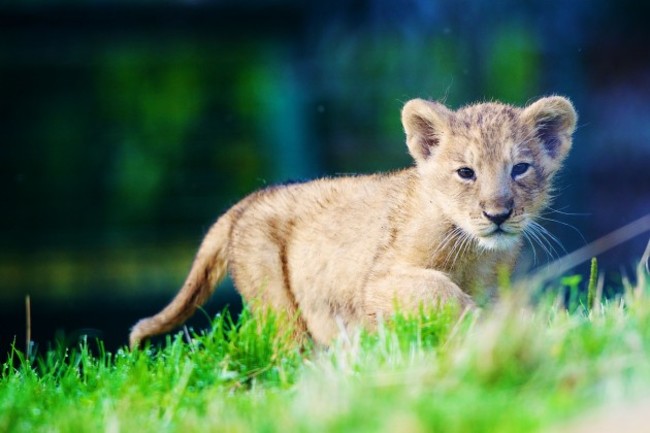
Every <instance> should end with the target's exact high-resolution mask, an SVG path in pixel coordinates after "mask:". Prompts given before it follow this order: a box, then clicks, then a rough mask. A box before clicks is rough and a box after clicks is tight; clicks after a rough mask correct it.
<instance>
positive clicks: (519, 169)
mask: <svg viewBox="0 0 650 433" xmlns="http://www.w3.org/2000/svg"><path fill="white" fill-rule="evenodd" d="M529 168H530V164H528V163H527V162H520V163H519V164H515V165H514V166H513V167H512V173H511V175H512V177H513V178H515V177H517V176H521V175H522V174H524V173H526V172H527V171H528V169H529Z"/></svg>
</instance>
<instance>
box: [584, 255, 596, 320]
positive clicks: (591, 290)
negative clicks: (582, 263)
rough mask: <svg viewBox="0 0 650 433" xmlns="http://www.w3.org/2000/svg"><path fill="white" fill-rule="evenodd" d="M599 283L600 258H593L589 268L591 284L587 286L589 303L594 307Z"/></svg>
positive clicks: (590, 306)
mask: <svg viewBox="0 0 650 433" xmlns="http://www.w3.org/2000/svg"><path fill="white" fill-rule="evenodd" d="M597 283H598V260H597V259H596V258H595V257H593V258H592V259H591V268H590V270H589V286H588V287H587V305H588V306H589V308H593V307H594V304H595V302H596V285H597Z"/></svg>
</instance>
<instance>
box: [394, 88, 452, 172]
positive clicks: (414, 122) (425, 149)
mask: <svg viewBox="0 0 650 433" xmlns="http://www.w3.org/2000/svg"><path fill="white" fill-rule="evenodd" d="M451 115H452V112H451V111H450V110H449V109H448V108H447V107H445V106H444V105H442V104H440V103H438V102H433V101H425V100H424V99H412V100H410V101H408V102H407V103H406V104H405V105H404V108H403V109H402V125H403V126H404V132H406V144H407V145H408V148H409V153H410V154H411V156H412V157H413V158H414V159H415V161H416V162H420V161H424V160H426V159H427V158H429V156H431V154H432V153H433V152H434V151H435V148H436V147H437V146H438V145H439V144H440V137H441V135H442V134H444V133H445V131H447V129H448V127H447V125H448V119H449V117H450V116H451Z"/></svg>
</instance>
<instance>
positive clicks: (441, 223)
mask: <svg viewBox="0 0 650 433" xmlns="http://www.w3.org/2000/svg"><path fill="white" fill-rule="evenodd" d="M402 124H403V126H404V130H405V131H406V143H407V145H408V150H409V153H410V154H411V155H412V156H413V158H414V159H415V166H414V167H411V168H407V169H404V170H401V171H397V172H394V173H387V174H375V175H369V176H352V177H338V178H331V179H330V178H328V179H319V180H315V181H311V182H306V183H302V184H292V185H287V186H276V187H270V188H267V189H264V190H261V191H258V192H255V193H253V194H251V195H249V196H248V197H246V198H244V199H243V200H242V201H241V202H239V203H238V204H236V205H235V206H233V207H232V208H231V209H230V210H228V211H227V212H226V213H225V214H224V215H223V216H221V217H220V218H219V219H218V220H217V222H216V223H215V224H214V225H213V226H212V228H211V229H210V230H209V232H208V233H207V235H206V237H205V239H204V240H203V243H202V244H201V247H200V248H199V251H198V253H197V255H196V258H195V260H194V263H193V265H192V268H191V271H190V273H189V276H188V277H187V280H186V281H185V284H184V285H183V287H182V289H181V290H180V292H179V293H178V294H177V295H176V297H175V298H174V300H173V301H172V302H171V303H170V304H169V305H168V306H167V307H166V308H164V309H163V310H162V311H161V312H160V313H158V314H156V315H155V316H153V317H150V318H147V319H143V320H140V321H139V322H138V323H137V324H136V325H135V327H134V328H133V330H132V332H131V335H130V343H131V346H137V345H138V343H139V342H140V341H142V340H143V339H145V338H147V337H150V336H153V335H156V334H160V333H164V332H168V331H170V330H172V329H174V328H175V327H176V326H178V325H180V324H181V323H183V322H184V321H185V320H186V319H188V318H189V317H190V316H191V315H192V314H193V312H194V311H195V310H196V308H197V307H199V306H200V305H202V304H203V303H204V302H205V301H206V299H207V298H208V296H209V295H210V294H211V293H212V291H213V290H214V287H215V285H216V284H217V283H218V282H219V281H220V280H221V279H222V278H223V277H224V276H225V273H226V270H228V271H230V274H231V276H232V278H233V280H234V282H235V285H236V287H237V289H238V290H239V292H240V293H241V294H242V296H243V297H244V298H245V299H247V300H249V301H252V300H255V305H264V306H269V307H271V308H273V309H277V310H280V311H286V312H288V313H289V315H290V316H291V317H296V322H297V323H296V325H297V326H298V328H299V329H300V330H301V331H304V332H303V334H308V335H310V336H311V337H312V338H313V339H314V340H315V341H316V342H318V343H322V344H327V343H329V342H330V341H331V340H332V339H333V338H334V337H335V336H336V335H337V334H338V333H339V332H340V329H341V326H343V327H346V328H354V327H357V326H367V327H372V326H373V325H374V324H375V323H376V320H377V318H378V317H380V316H384V317H387V316H390V315H391V313H393V310H394V307H395V305H399V306H400V308H405V309H413V308H417V307H418V306H419V305H420V304H435V303H439V302H456V303H458V304H459V305H460V307H461V308H465V307H467V306H470V305H472V304H473V301H472V297H473V296H476V295H481V294H480V293H478V291H479V290H480V289H482V288H487V287H490V286H491V285H493V284H494V279H495V270H496V269H497V268H498V267H499V266H507V267H512V266H513V264H514V261H515V257H516V255H517V252H518V250H519V248H520V245H521V243H522V234H523V233H524V232H525V231H526V229H527V227H529V224H530V223H531V221H533V220H534V219H535V218H536V217H537V216H538V215H539V213H540V211H541V210H542V208H543V207H544V206H545V204H546V203H547V201H548V198H549V191H550V188H551V180H552V178H553V176H554V174H555V173H556V171H557V170H558V169H559V168H560V165H561V163H562V161H563V160H564V158H565V157H566V155H567V153H568V152H569V149H570V148H571V141H572V139H571V137H572V133H573V131H574V129H575V126H576V113H575V111H574V109H573V106H572V105H571V102H569V101H568V100H567V99H565V98H563V97H559V96H551V97H547V98H542V99H540V100H538V101H536V102H534V103H533V104H531V105H529V106H527V107H525V108H518V107H513V106H510V105H504V104H500V103H483V104H476V105H470V106H467V107H464V108H461V109H459V110H457V111H452V110H450V109H448V108H447V107H445V106H444V105H442V104H440V103H437V102H432V101H425V100H422V99H414V100H411V101H409V102H408V103H406V105H405V106H404V108H403V110H402Z"/></svg>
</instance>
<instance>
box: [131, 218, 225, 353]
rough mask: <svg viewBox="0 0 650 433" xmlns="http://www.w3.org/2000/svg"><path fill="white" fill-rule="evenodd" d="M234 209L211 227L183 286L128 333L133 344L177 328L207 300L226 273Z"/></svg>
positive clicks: (134, 345) (135, 345) (132, 345)
mask: <svg viewBox="0 0 650 433" xmlns="http://www.w3.org/2000/svg"><path fill="white" fill-rule="evenodd" d="M232 214H233V212H232V211H230V212H227V213H226V214H224V215H222V216H221V218H219V219H218V220H217V222H216V223H214V225H213V226H212V227H211V228H210V230H209V231H208V233H207V235H206V236H205V238H204V239H203V242H202V243H201V247H200V248H199V251H198V252H197V254H196V258H195V259H194V263H193V264H192V269H191V270H190V273H189V275H188V276H187V279H186V280H185V283H184V284H183V287H182V288H181V290H180V291H179V292H178V294H177V295H176V297H175V298H174V299H173V300H172V301H171V302H170V303H169V305H167V306H166V307H165V308H164V309H163V310H162V311H161V312H159V313H158V314H156V315H155V316H152V317H148V318H146V319H142V320H140V321H139V322H138V323H136V324H135V326H134V327H133V329H132V330H131V334H130V336H129V344H130V346H131V348H135V347H137V346H138V345H139V344H140V342H141V341H142V340H144V339H146V338H149V337H152V336H154V335H158V334H162V333H165V332H168V331H171V330H172V329H174V328H176V327H177V326H178V325H180V324H181V323H183V322H185V321H186V320H187V319H189V318H190V316H191V315H192V314H194V311H196V309H197V308H198V307H200V306H201V305H203V304H204V303H205V301H206V300H207V299H208V297H209V296H210V295H211V294H212V292H213V291H214V288H215V286H216V285H217V283H219V282H220V281H221V280H222V279H223V278H224V277H225V275H226V268H227V265H228V258H227V249H228V241H229V239H228V238H229V235H230V229H231V226H232V223H233V215H232Z"/></svg>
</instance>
